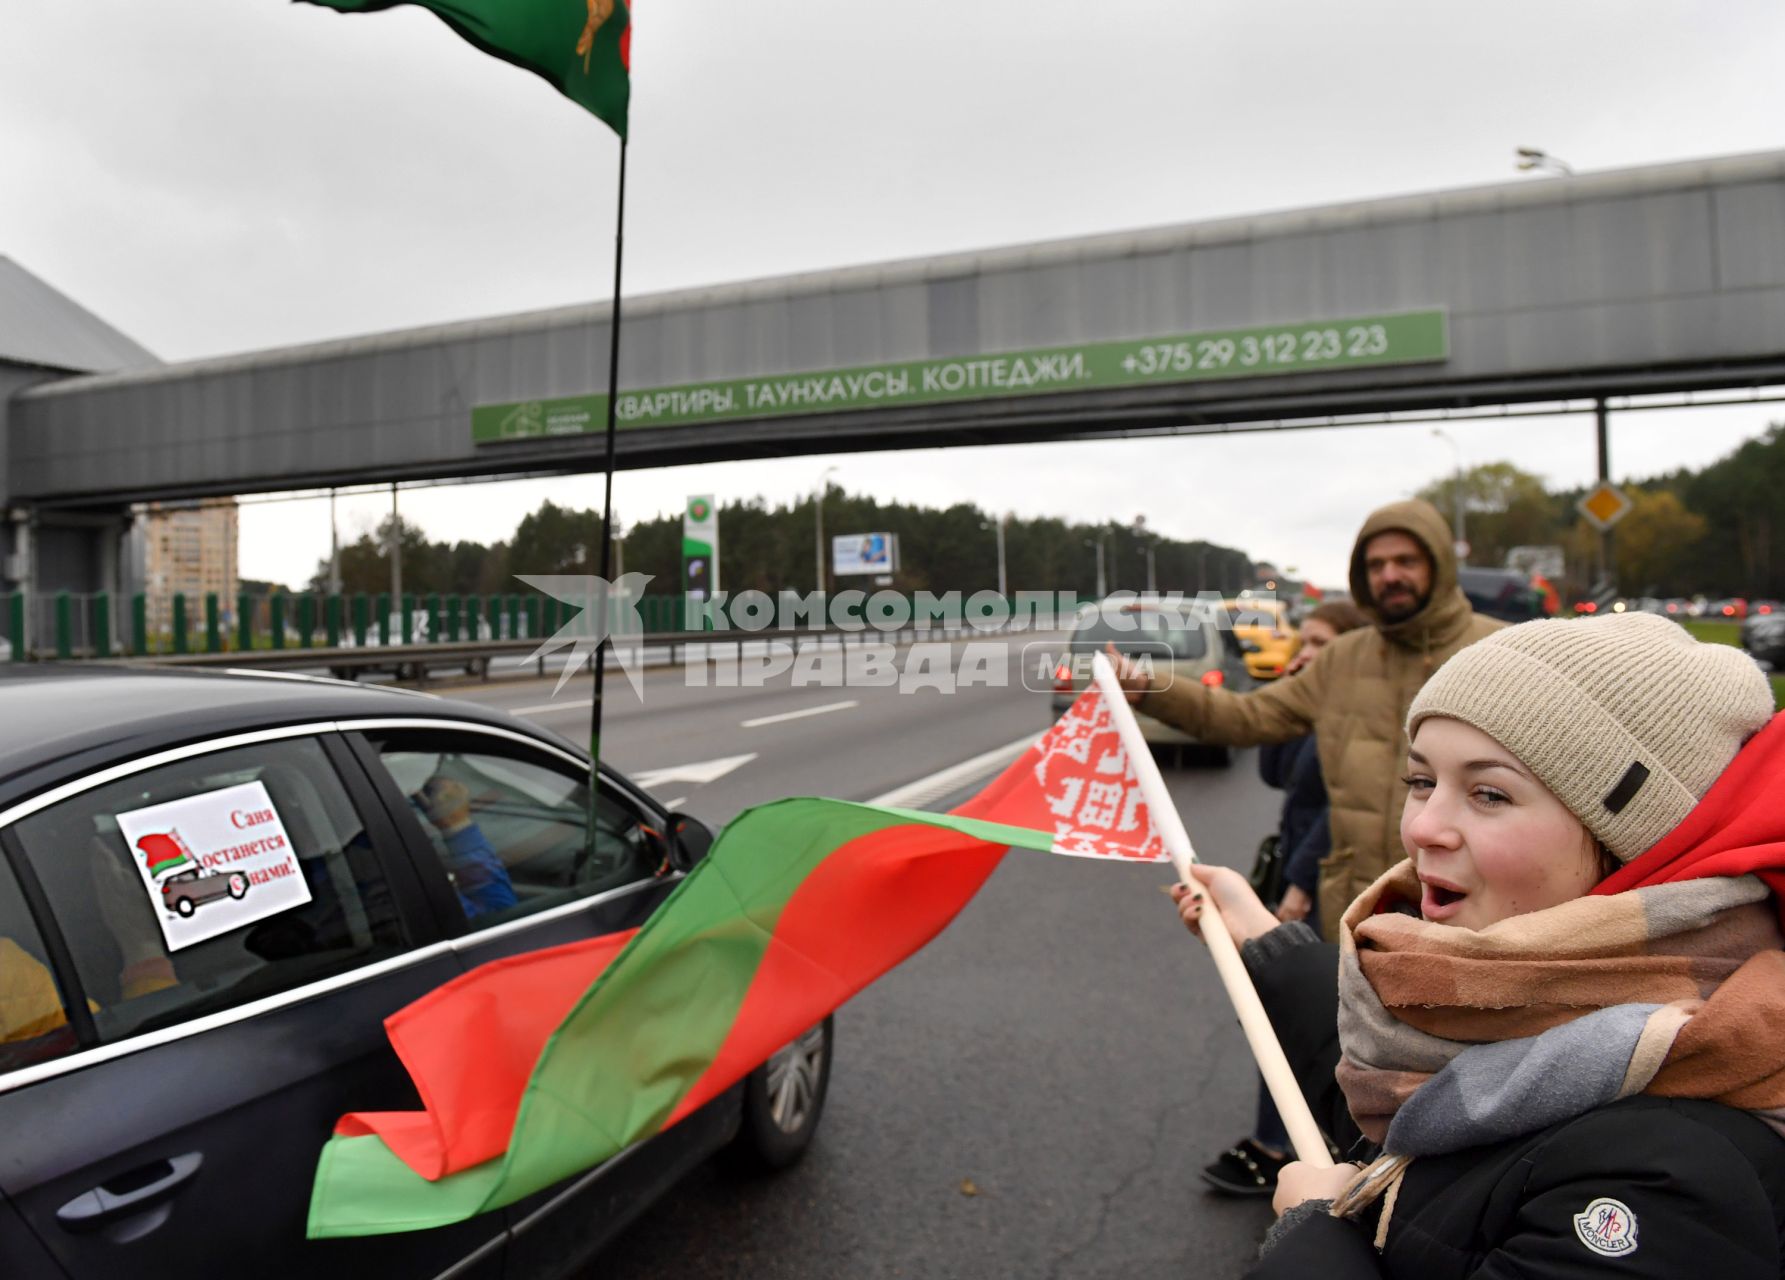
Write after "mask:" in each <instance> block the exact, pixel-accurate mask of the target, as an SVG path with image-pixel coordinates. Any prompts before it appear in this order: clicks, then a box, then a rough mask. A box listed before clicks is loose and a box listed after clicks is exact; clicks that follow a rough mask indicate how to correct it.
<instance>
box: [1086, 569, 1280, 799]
mask: <svg viewBox="0 0 1785 1280" xmlns="http://www.w3.org/2000/svg"><path fill="white" fill-rule="evenodd" d="M1112 644H1113V645H1114V646H1115V648H1116V652H1117V653H1121V654H1125V655H1127V656H1129V657H1133V658H1136V659H1139V660H1141V661H1143V662H1150V663H1152V664H1153V668H1154V670H1155V671H1166V672H1169V673H1170V676H1171V678H1172V679H1173V680H1196V681H1200V682H1201V683H1203V684H1206V685H1211V686H1214V687H1217V688H1221V687H1225V688H1227V689H1230V690H1232V691H1234V692H1236V693H1244V692H1246V691H1248V690H1250V689H1252V688H1253V687H1254V681H1253V679H1252V675H1251V673H1250V672H1249V671H1248V670H1247V669H1246V663H1245V654H1244V653H1243V652H1242V651H1241V649H1240V646H1239V641H1238V640H1237V638H1236V637H1235V636H1234V635H1233V633H1232V632H1231V631H1223V630H1222V628H1221V626H1220V623H1219V621H1218V620H1217V619H1216V617H1215V616H1214V614H1213V613H1211V612H1210V611H1208V610H1205V609H1200V608H1196V607H1195V606H1194V605H1192V604H1191V603H1190V602H1187V601H1186V602H1183V603H1182V604H1174V605H1169V606H1162V605H1161V604H1160V603H1159V602H1157V601H1149V600H1111V601H1105V602H1104V603H1103V604H1102V605H1101V606H1089V607H1087V608H1085V609H1084V610H1083V611H1082V612H1081V613H1080V614H1079V618H1078V621H1077V623H1076V625H1075V626H1074V628H1073V631H1072V636H1071V639H1070V640H1069V641H1068V643H1067V650H1066V652H1065V653H1063V654H1061V655H1060V656H1059V660H1058V663H1057V664H1056V666H1055V668H1054V673H1053V674H1054V686H1053V707H1054V715H1055V716H1056V717H1058V716H1059V715H1060V714H1061V713H1062V712H1063V711H1065V710H1066V709H1067V708H1068V707H1070V706H1071V705H1072V703H1073V701H1074V699H1076V698H1077V697H1078V695H1079V694H1080V693H1083V692H1084V690H1085V688H1086V686H1088V685H1089V684H1090V682H1091V656H1092V655H1093V654H1097V653H1102V652H1103V650H1104V649H1105V648H1106V647H1107V646H1109V645H1112ZM1135 719H1136V720H1138V721H1139V722H1140V729H1141V733H1142V734H1143V735H1144V736H1145V737H1146V740H1147V741H1148V742H1151V743H1153V744H1155V745H1156V746H1170V747H1177V748H1179V749H1180V750H1182V749H1190V748H1194V749H1196V751H1197V754H1199V755H1200V756H1201V757H1202V759H1204V760H1205V761H1207V762H1208V763H1211V764H1218V765H1225V764H1228V763H1230V762H1231V761H1232V758H1233V756H1232V753H1231V752H1230V751H1229V750H1228V749H1227V748H1226V747H1224V746H1209V745H1205V744H1202V743H1199V742H1197V740H1196V739H1195V738H1192V737H1191V736H1190V735H1189V734H1187V733H1185V732H1183V731H1182V730H1181V729H1176V728H1173V727H1172V726H1171V725H1168V724H1165V723H1164V722H1163V721H1160V720H1155V719H1154V718H1153V717H1152V716H1149V715H1142V714H1140V713H1138V712H1137V713H1136V714H1135Z"/></svg>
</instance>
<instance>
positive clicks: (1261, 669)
mask: <svg viewBox="0 0 1785 1280" xmlns="http://www.w3.org/2000/svg"><path fill="white" fill-rule="evenodd" d="M1221 607H1222V608H1223V609H1225V610H1227V613H1228V616H1229V617H1231V618H1232V619H1233V634H1234V635H1235V637H1237V638H1238V639H1239V641H1240V649H1241V651H1242V652H1243V653H1244V654H1245V655H1246V670H1247V671H1249V672H1251V673H1252V678H1253V679H1254V680H1275V679H1276V678H1277V677H1278V676H1280V675H1282V674H1283V668H1284V667H1286V666H1288V665H1289V660H1290V659H1291V658H1293V657H1295V655H1296V654H1297V653H1298V652H1300V651H1301V647H1302V637H1301V633H1300V632H1298V631H1297V630H1296V629H1295V625H1294V624H1293V623H1291V622H1290V621H1289V606H1288V605H1286V604H1284V603H1283V602H1282V601H1281V600H1278V599H1276V598H1275V597H1274V596H1253V595H1241V596H1239V597H1238V598H1237V599H1233V600H1223V601H1222V602H1221Z"/></svg>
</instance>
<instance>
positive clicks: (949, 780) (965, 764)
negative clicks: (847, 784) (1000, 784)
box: [868, 733, 1041, 809]
mask: <svg viewBox="0 0 1785 1280" xmlns="http://www.w3.org/2000/svg"><path fill="white" fill-rule="evenodd" d="M1040 737H1041V734H1039V733H1027V734H1024V735H1023V736H1022V737H1020V738H1018V739H1017V740H1016V741H1015V742H1009V743H1006V744H1005V745H1003V746H1001V747H993V748H992V749H991V750H990V751H987V752H984V753H982V754H980V755H976V756H974V757H973V758H972V759H971V760H963V761H961V762H960V763H959V764H953V765H950V766H949V767H948V768H946V769H942V770H939V771H937V772H936V773H932V774H930V775H929V777H927V778H919V779H918V780H917V781H916V782H907V783H906V784H905V785H904V786H902V787H894V788H893V789H892V790H891V791H888V792H887V793H886V794H885V795H879V796H875V797H874V798H873V799H872V800H870V801H868V803H869V804H884V805H891V806H892V807H893V808H896V809H922V808H923V807H924V806H926V805H930V804H934V803H935V802H936V801H938V800H940V799H942V798H943V797H944V796H946V795H949V794H951V793H953V792H956V791H960V790H962V789H963V788H965V787H969V786H971V785H973V784H974V783H975V782H978V781H980V780H981V779H982V778H988V777H990V776H991V775H992V774H994V773H997V772H998V771H999V770H1000V769H1002V768H1004V767H1005V766H1006V765H1008V764H1009V763H1010V762H1011V761H1012V760H1015V759H1016V758H1017V757H1018V756H1020V755H1022V754H1023V752H1025V751H1027V750H1028V749H1029V748H1030V747H1031V746H1033V745H1034V744H1035V741H1036V739H1038V738H1040Z"/></svg>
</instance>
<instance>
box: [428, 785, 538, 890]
mask: <svg viewBox="0 0 1785 1280" xmlns="http://www.w3.org/2000/svg"><path fill="white" fill-rule="evenodd" d="M415 800H416V804H417V805H418V806H419V807H420V809H421V811H422V813H423V815H424V816H426V818H427V820H428V821H429V822H431V823H433V824H434V828H435V829H436V830H437V831H439V832H440V837H441V839H442V840H444V841H445V842H446V851H447V855H448V861H449V870H450V872H451V874H452V882H453V888H454V889H456V890H457V891H458V895H459V905H460V906H462V907H464V909H465V916H466V918H467V919H472V920H475V919H476V918H477V917H478V916H481V915H487V914H488V913H490V912H492V911H502V910H505V909H507V908H509V907H512V906H514V905H515V904H516V902H518V901H519V899H517V898H516V897H515V892H514V884H513V882H511V881H510V880H509V877H508V868H507V866H506V865H504V864H503V861H502V859H501V858H500V857H498V856H497V854H496V851H495V849H494V848H492V847H491V846H490V842H489V838H488V837H486V836H485V835H484V833H483V829H482V828H481V827H479V826H478V825H477V823H476V821H475V820H473V818H472V817H471V792H470V791H469V790H468V789H467V788H466V786H465V784H464V783H462V782H460V781H459V780H458V779H456V778H449V777H447V776H446V775H445V774H439V773H437V774H435V775H434V776H433V777H431V778H429V779H428V780H427V782H426V783H424V784H423V786H422V789H421V790H420V791H418V792H416V794H415Z"/></svg>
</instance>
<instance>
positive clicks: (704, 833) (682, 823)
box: [671, 813, 713, 871]
mask: <svg viewBox="0 0 1785 1280" xmlns="http://www.w3.org/2000/svg"><path fill="white" fill-rule="evenodd" d="M671 830H673V831H674V832H675V842H676V852H675V857H676V865H677V866H678V867H680V868H681V869H682V870H683V871H692V870H693V869H694V866H695V864H696V863H698V862H699V861H700V860H701V859H702V858H704V857H706V856H707V850H709V849H711V848H712V847H713V831H712V828H710V827H709V826H707V824H706V823H704V822H702V821H701V820H700V819H699V818H692V817H689V816H688V815H687V814H685V813H678V814H676V815H675V823H674V826H673V827H672V828H671Z"/></svg>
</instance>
